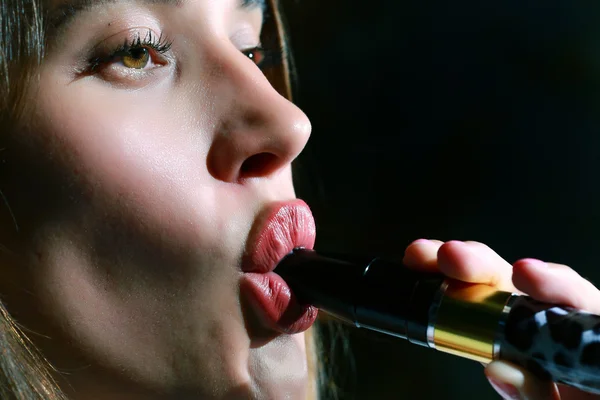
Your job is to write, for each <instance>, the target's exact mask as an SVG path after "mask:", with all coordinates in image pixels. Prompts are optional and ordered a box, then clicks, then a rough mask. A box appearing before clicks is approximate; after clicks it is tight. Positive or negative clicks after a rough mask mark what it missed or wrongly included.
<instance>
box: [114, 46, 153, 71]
mask: <svg viewBox="0 0 600 400" xmlns="http://www.w3.org/2000/svg"><path fill="white" fill-rule="evenodd" d="M121 60H122V62H123V65H124V66H126V67H127V68H134V69H143V68H145V67H146V66H148V63H149V62H150V51H149V50H148V49H147V48H145V47H135V48H131V49H129V50H127V51H126V52H124V54H122V55H121Z"/></svg>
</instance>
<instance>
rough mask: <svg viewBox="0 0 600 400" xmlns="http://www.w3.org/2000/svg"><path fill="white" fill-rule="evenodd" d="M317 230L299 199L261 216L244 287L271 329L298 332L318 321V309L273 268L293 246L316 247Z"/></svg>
mask: <svg viewBox="0 0 600 400" xmlns="http://www.w3.org/2000/svg"><path fill="white" fill-rule="evenodd" d="M315 233H316V230H315V221H314V218H313V216H312V213H311V211H310V208H309V207H308V205H307V204H306V203H305V202H304V201H302V200H299V199H297V200H293V201H286V202H279V203H275V204H271V205H270V206H269V207H267V209H265V210H264V212H262V213H261V214H260V215H259V217H258V218H257V220H256V223H255V224H254V226H253V228H252V230H251V232H250V235H249V240H248V246H247V251H246V254H245V256H244V260H243V262H242V271H244V275H243V276H242V281H241V290H242V292H243V294H245V295H247V296H248V298H249V300H250V302H251V304H252V305H253V306H254V307H253V308H254V310H255V311H256V312H257V314H258V316H259V317H260V319H261V321H262V322H263V324H264V325H265V326H266V327H267V328H270V329H273V330H275V331H278V332H282V333H287V334H294V333H299V332H303V331H305V330H307V329H308V328H310V326H311V325H312V324H313V323H314V321H315V319H316V317H317V313H318V310H317V308H316V307H314V306H312V305H301V304H300V303H299V302H298V301H297V300H296V298H295V296H294V295H293V294H292V291H291V290H290V288H289V286H288V284H287V283H286V282H285V281H284V280H283V278H281V277H280V276H279V275H277V274H276V273H275V272H273V270H274V269H275V267H276V266H277V264H278V263H279V261H280V260H281V259H282V258H283V257H285V256H286V255H287V254H289V253H290V252H291V251H292V250H293V249H295V248H298V247H303V248H306V249H312V248H313V246H314V243H315Z"/></svg>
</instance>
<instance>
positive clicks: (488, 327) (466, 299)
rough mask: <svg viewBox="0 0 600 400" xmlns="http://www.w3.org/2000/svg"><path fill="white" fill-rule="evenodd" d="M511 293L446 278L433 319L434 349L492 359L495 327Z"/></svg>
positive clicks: (487, 360) (483, 360) (458, 354)
mask: <svg viewBox="0 0 600 400" xmlns="http://www.w3.org/2000/svg"><path fill="white" fill-rule="evenodd" d="M511 296H512V293H508V292H500V291H498V290H497V289H494V288H493V287H491V286H487V285H479V284H477V285H475V284H467V283H464V282H458V281H452V280H448V287H447V288H446V293H445V295H444V297H443V298H442V300H441V303H440V305H439V309H438V312H437V316H436V320H435V330H434V334H433V341H434V343H435V348H436V349H437V350H440V351H443V352H446V353H450V354H454V355H457V356H460V357H463V358H469V359H471V360H476V361H479V362H483V363H488V362H490V361H492V360H493V359H494V357H495V354H494V353H495V351H496V349H495V346H494V345H495V341H496V336H497V334H498V327H499V324H500V321H502V320H503V313H504V307H505V305H506V304H507V302H508V300H509V299H510V297H511Z"/></svg>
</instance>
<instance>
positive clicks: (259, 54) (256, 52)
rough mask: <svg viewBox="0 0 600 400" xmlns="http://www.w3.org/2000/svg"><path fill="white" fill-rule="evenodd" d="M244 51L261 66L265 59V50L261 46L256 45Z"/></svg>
mask: <svg viewBox="0 0 600 400" xmlns="http://www.w3.org/2000/svg"><path fill="white" fill-rule="evenodd" d="M243 53H244V54H245V55H246V57H248V58H249V59H251V60H252V61H254V64H256V65H258V66H260V65H261V64H262V63H263V61H264V60H265V50H264V49H263V48H261V47H254V48H252V49H248V50H244V51H243Z"/></svg>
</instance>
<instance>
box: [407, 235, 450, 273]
mask: <svg viewBox="0 0 600 400" xmlns="http://www.w3.org/2000/svg"><path fill="white" fill-rule="evenodd" d="M442 244H444V242H442V241H439V240H428V239H419V240H415V241H414V242H412V243H411V244H410V245H409V246H408V247H407V248H406V250H405V251H404V259H403V260H402V261H403V263H404V265H406V266H407V267H409V268H414V269H419V270H423V271H428V272H439V269H438V267H437V252H438V249H439V248H440V246H441V245H442Z"/></svg>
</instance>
